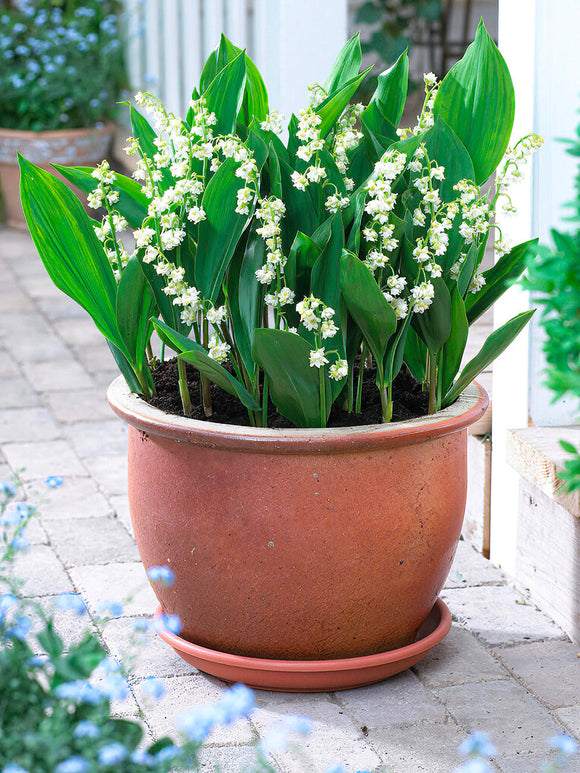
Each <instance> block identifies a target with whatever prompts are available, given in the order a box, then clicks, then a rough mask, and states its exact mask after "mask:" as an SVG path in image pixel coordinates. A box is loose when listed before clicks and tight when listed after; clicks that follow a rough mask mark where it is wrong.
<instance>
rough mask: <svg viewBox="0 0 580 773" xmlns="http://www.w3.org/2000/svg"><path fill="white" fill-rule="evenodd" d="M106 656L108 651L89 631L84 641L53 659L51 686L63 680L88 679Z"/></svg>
mask: <svg viewBox="0 0 580 773" xmlns="http://www.w3.org/2000/svg"><path fill="white" fill-rule="evenodd" d="M106 656H107V653H106V652H105V650H104V649H103V647H102V646H101V645H100V644H99V641H98V639H97V638H96V636H94V635H93V634H92V633H90V632H89V631H87V632H86V633H85V635H84V637H83V639H82V641H80V642H79V643H78V644H75V645H73V646H72V647H70V649H69V651H68V652H67V653H66V654H64V655H62V656H61V657H60V658H58V659H57V660H54V661H52V665H53V666H54V674H53V677H52V680H51V686H52V687H56V685H57V684H62V682H75V681H77V680H80V679H88V678H89V676H90V675H91V674H92V672H93V671H94V670H95V668H96V667H97V666H98V665H99V663H101V662H102V661H103V659H104V658H105V657H106Z"/></svg>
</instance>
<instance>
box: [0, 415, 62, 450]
mask: <svg viewBox="0 0 580 773" xmlns="http://www.w3.org/2000/svg"><path fill="white" fill-rule="evenodd" d="M60 434H61V431H60V428H59V427H58V426H57V425H56V424H55V422H54V420H53V418H52V416H51V415H50V413H49V412H48V411H47V410H46V408H10V409H6V410H2V411H0V442H1V443H14V442H19V443H22V442H26V441H36V440H53V439H54V438H58V437H59V436H60Z"/></svg>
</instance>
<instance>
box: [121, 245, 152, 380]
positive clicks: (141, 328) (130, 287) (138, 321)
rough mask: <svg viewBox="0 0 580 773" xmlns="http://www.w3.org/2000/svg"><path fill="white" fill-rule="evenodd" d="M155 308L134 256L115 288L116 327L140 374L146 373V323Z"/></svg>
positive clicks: (147, 368)
mask: <svg viewBox="0 0 580 773" xmlns="http://www.w3.org/2000/svg"><path fill="white" fill-rule="evenodd" d="M153 306H154V300H153V294H152V292H151V289H150V287H149V283H148V282H147V279H146V278H145V274H144V273H143V271H142V270H141V264H140V262H139V259H138V258H137V257H135V256H134V255H133V257H131V258H129V262H128V263H127V265H126V266H125V268H124V269H123V272H122V274H121V278H120V279H119V284H118V287H117V302H116V312H117V324H118V326H119V331H120V333H121V336H122V338H123V340H124V342H125V346H126V347H127V351H128V352H129V354H130V355H131V358H132V360H133V361H134V363H135V366H136V368H137V369H138V370H139V371H140V372H145V373H148V372H149V367H148V365H147V355H146V351H145V348H146V346H147V344H148V343H149V339H150V338H151V332H152V327H151V323H150V321H149V319H150V317H151V313H152V307H153Z"/></svg>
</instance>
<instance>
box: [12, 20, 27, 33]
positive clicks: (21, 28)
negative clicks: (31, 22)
mask: <svg viewBox="0 0 580 773" xmlns="http://www.w3.org/2000/svg"><path fill="white" fill-rule="evenodd" d="M12 31H13V32H15V33H16V34H17V35H19V34H20V33H21V32H26V25H24V24H21V23H20V22H19V23H18V24H15V25H14V26H13V27H12Z"/></svg>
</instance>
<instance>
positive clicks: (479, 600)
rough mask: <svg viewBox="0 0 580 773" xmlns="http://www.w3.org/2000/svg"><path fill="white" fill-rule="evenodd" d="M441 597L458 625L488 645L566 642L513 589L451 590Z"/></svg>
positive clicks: (551, 625) (559, 633)
mask: <svg viewBox="0 0 580 773" xmlns="http://www.w3.org/2000/svg"><path fill="white" fill-rule="evenodd" d="M441 597H442V599H443V600H444V601H445V602H446V603H447V604H448V606H449V608H450V609H451V612H452V614H453V616H454V617H455V618H456V619H457V621H458V622H459V624H460V625H462V626H464V627H466V628H469V629H470V630H471V631H473V632H474V633H476V634H477V635H478V636H479V637H480V638H481V639H482V640H483V641H485V642H486V643H487V644H519V643H520V642H524V641H535V640H539V639H562V638H564V633H563V632H562V630H561V629H560V628H558V626H557V625H556V624H555V623H554V622H552V621H551V620H550V619H549V618H548V617H546V615H544V614H543V613H542V612H540V610H539V609H537V608H536V607H535V606H533V605H532V604H530V603H529V602H527V601H526V600H525V599H524V598H523V597H522V595H521V594H519V593H517V592H516V591H515V590H513V588H508V587H498V586H488V587H478V588H461V589H450V590H446V591H444V592H443V593H442V594H441ZM521 602H524V603H521Z"/></svg>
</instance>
